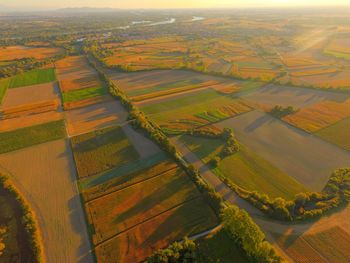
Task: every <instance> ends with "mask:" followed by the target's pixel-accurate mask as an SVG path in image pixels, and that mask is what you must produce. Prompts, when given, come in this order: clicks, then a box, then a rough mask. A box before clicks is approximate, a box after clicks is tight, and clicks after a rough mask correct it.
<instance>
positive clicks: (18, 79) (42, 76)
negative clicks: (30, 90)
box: [0, 68, 56, 89]
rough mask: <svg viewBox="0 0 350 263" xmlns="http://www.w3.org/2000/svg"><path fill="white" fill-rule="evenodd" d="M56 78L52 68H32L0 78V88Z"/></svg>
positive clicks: (16, 86)
mask: <svg viewBox="0 0 350 263" xmlns="http://www.w3.org/2000/svg"><path fill="white" fill-rule="evenodd" d="M55 80H56V74H55V69H54V68H48V69H34V70H32V71H28V72H24V73H21V74H18V75H16V76H14V77H10V78H6V79H2V80H0V89H7V88H9V89H11V88H18V87H24V86H31V85H36V84H42V83H47V82H52V81H55Z"/></svg>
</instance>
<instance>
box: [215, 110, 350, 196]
mask: <svg viewBox="0 0 350 263" xmlns="http://www.w3.org/2000/svg"><path fill="white" fill-rule="evenodd" d="M215 126H217V127H219V128H231V129H233V130H234V131H235V134H236V137H237V139H238V141H239V142H241V143H242V144H243V145H245V146H247V147H248V148H249V149H251V150H252V151H254V152H256V153H257V154H259V155H260V156H261V157H262V158H264V159H265V160H267V161H268V162H270V163H271V164H272V165H274V166H276V167H277V168H279V169H280V170H281V171H283V172H285V173H287V174H288V175H290V176H292V177H293V178H295V179H296V180H297V181H298V182H299V183H301V184H303V185H304V186H305V187H306V188H308V189H310V190H313V191H321V190H322V189H323V187H324V185H325V184H326V183H327V181H328V178H329V176H330V175H331V173H332V172H333V170H334V169H336V168H339V167H344V166H345V167H346V166H348V165H349V163H350V154H349V153H346V152H344V151H343V150H342V149H339V148H338V147H336V146H334V145H331V144H329V143H327V142H325V141H323V140H321V139H319V138H316V137H314V136H312V135H310V134H308V133H305V132H303V131H300V130H297V129H296V128H294V127H291V126H289V125H286V124H285V123H283V122H281V121H279V120H277V119H275V118H273V117H271V116H269V115H268V114H265V113H262V112H259V111H258V110H256V111H252V112H249V113H245V114H242V115H239V116H237V117H234V118H231V119H228V120H225V121H222V122H220V123H218V124H216V125H215Z"/></svg>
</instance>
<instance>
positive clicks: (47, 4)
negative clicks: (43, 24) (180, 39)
mask: <svg viewBox="0 0 350 263" xmlns="http://www.w3.org/2000/svg"><path fill="white" fill-rule="evenodd" d="M345 5H347V6H350V0H48V1H43V0H0V6H6V7H16V8H17V7H18V8H25V7H29V8H64V7H111V8H223V7H227V8H235V7H237V8H242V7H274V6H275V7H281V6H282V7H298V6H345ZM0 8H1V7H0ZM0 11H1V10H0Z"/></svg>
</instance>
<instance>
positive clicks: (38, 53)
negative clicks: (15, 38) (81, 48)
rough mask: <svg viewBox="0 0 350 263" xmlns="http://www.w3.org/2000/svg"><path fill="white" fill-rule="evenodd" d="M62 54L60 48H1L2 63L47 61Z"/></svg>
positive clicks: (0, 58)
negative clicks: (27, 59)
mask: <svg viewBox="0 0 350 263" xmlns="http://www.w3.org/2000/svg"><path fill="white" fill-rule="evenodd" d="M61 52H62V49H60V48H53V47H30V46H8V47H1V48H0V61H12V60H16V59H24V58H34V59H39V60H40V59H46V58H50V57H53V56H55V55H58V54H60V53H61Z"/></svg>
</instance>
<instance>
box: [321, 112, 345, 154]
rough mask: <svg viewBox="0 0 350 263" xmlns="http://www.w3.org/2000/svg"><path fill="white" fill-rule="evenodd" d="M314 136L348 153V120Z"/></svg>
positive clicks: (322, 130)
mask: <svg viewBox="0 0 350 263" xmlns="http://www.w3.org/2000/svg"><path fill="white" fill-rule="evenodd" d="M316 134H317V135H318V136H319V137H321V138H322V139H324V140H326V141H329V142H331V143H333V144H335V145H337V146H339V147H341V148H343V149H346V150H348V151H350V118H347V119H344V120H341V121H339V122H337V123H336V124H333V125H331V126H328V127H326V128H324V129H321V130H320V131H318V132H317V133H316Z"/></svg>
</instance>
